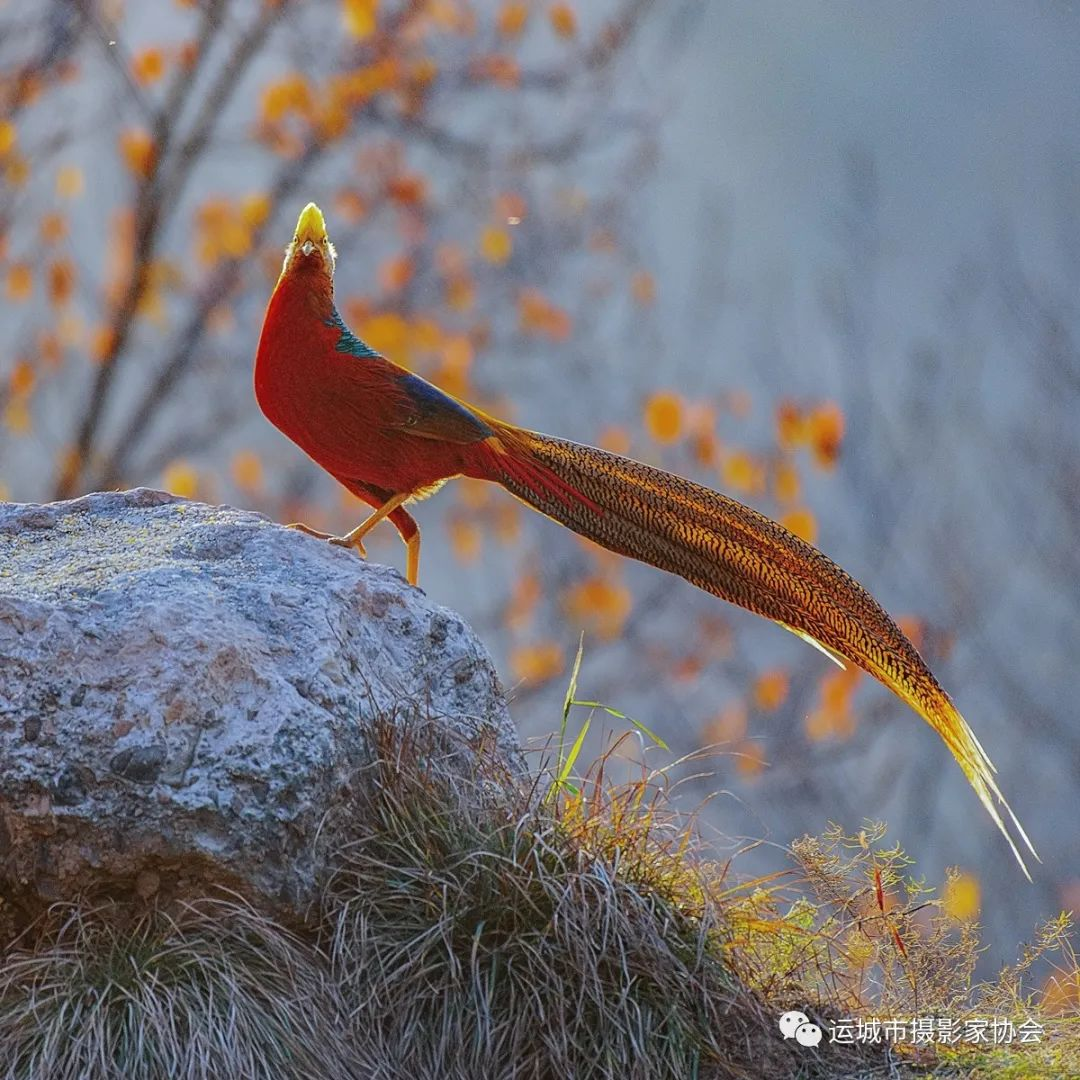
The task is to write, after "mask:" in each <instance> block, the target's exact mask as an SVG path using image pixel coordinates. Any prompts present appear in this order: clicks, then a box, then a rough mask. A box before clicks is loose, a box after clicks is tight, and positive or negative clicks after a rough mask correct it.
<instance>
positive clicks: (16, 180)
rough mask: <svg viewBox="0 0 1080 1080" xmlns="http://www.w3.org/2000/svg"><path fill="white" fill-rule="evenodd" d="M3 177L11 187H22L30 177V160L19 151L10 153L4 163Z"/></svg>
mask: <svg viewBox="0 0 1080 1080" xmlns="http://www.w3.org/2000/svg"><path fill="white" fill-rule="evenodd" d="M4 179H5V180H6V181H7V182H8V184H9V185H10V186H11V187H14V188H18V187H22V186H23V185H24V184H25V183H26V181H27V180H29V179H30V160H29V158H26V157H23V155H22V154H19V153H10V154H8V157H7V162H6V164H5V165H4Z"/></svg>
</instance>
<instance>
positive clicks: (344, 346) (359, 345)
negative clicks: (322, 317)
mask: <svg viewBox="0 0 1080 1080" xmlns="http://www.w3.org/2000/svg"><path fill="white" fill-rule="evenodd" d="M326 325H327V326H332V327H333V328H334V329H335V330H340V331H341V337H339V338H338V340H337V345H336V346H335V348H336V349H337V351H338V352H343V353H349V355H350V356H360V357H367V356H378V355H379V354H378V353H377V352H376V351H375V350H374V349H373V348H372V347H371V346H370V345H365V344H364V342H362V341H361V340H360V339H359V338H358V337H357V336H356V335H355V334H354V333H353V332H352V331H351V330H350V329H349V328H348V327H347V326H346V325H345V320H344V319H342V317H341V316H340V315H339V314H338V310H337V308H334V309H333V312H332V313H331V315H330V318H329V319H327V320H326Z"/></svg>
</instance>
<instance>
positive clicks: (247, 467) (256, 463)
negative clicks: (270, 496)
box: [230, 450, 263, 491]
mask: <svg viewBox="0 0 1080 1080" xmlns="http://www.w3.org/2000/svg"><path fill="white" fill-rule="evenodd" d="M230 471H231V473H232V478H233V483H234V484H236V486H237V487H238V488H240V489H241V490H243V491H258V490H259V488H261V487H262V481H263V467H262V460H261V459H260V457H259V455H258V454H256V453H255V452H254V451H253V450H238V451H237V452H236V453H235V454H233V458H232V465H231V468H230Z"/></svg>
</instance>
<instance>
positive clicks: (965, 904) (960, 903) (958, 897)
mask: <svg viewBox="0 0 1080 1080" xmlns="http://www.w3.org/2000/svg"><path fill="white" fill-rule="evenodd" d="M980 903H981V897H980V889H979V879H978V878H977V877H976V876H975V875H974V874H967V873H964V874H957V875H956V876H955V877H952V878H950V879H949V880H948V881H946V882H945V889H944V892H943V893H942V897H941V906H942V908H943V909H944V911H945V913H946V914H947V915H948V916H949V917H950V918H953V919H956V921H957V922H970V921H971V920H972V919H974V918H977V917H978V914H979V906H980Z"/></svg>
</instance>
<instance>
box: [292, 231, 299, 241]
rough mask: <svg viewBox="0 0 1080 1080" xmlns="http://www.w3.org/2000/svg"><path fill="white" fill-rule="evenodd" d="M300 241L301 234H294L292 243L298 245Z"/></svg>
mask: <svg viewBox="0 0 1080 1080" xmlns="http://www.w3.org/2000/svg"><path fill="white" fill-rule="evenodd" d="M299 239H300V234H299V233H293V238H292V242H293V243H294V244H295V243H297V241H299Z"/></svg>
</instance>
